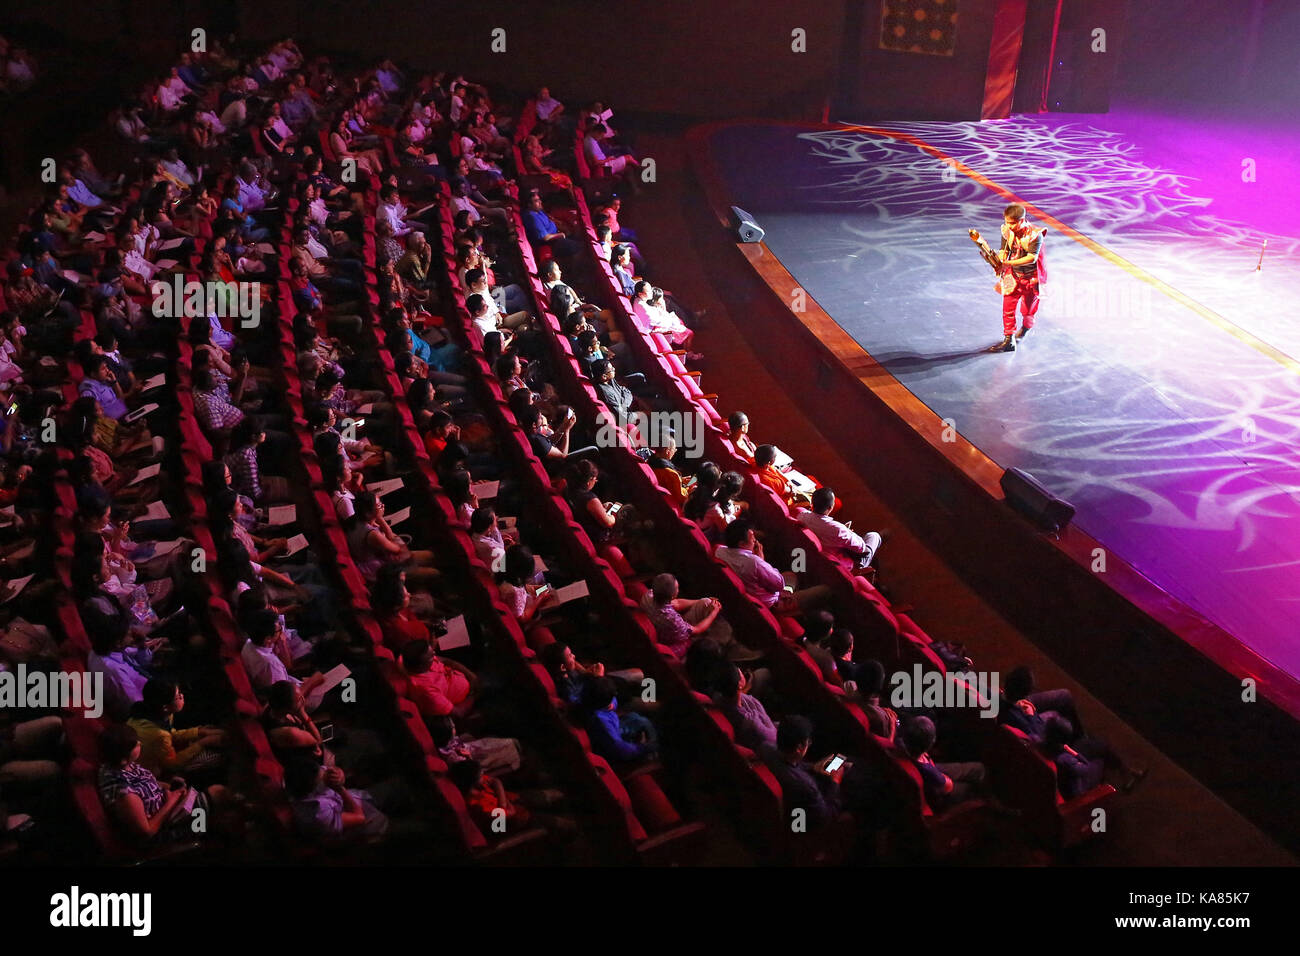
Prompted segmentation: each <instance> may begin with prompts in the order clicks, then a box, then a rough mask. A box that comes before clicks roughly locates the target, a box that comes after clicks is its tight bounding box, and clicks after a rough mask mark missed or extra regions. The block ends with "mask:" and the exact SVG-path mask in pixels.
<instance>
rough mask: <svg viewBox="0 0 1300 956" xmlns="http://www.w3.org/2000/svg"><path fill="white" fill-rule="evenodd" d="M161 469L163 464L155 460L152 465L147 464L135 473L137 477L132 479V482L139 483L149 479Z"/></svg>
mask: <svg viewBox="0 0 1300 956" xmlns="http://www.w3.org/2000/svg"><path fill="white" fill-rule="evenodd" d="M160 471H162V464H161V463H159V462H154V463H153V464H152V465H145V466H144V467H143V468H141V469H140V470H139V471H137V472H136V473H135V477H134V478H132V479H131V484H133V485H138V484H139V483H140V482H142V481H148V480H149V479H150V478H152V477H153V476H154V475H156V474H158V472H160Z"/></svg>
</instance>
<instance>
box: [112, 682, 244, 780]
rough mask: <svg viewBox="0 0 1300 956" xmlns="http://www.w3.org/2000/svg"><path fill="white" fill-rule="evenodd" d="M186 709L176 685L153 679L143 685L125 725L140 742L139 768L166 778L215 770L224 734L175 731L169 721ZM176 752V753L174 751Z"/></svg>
mask: <svg viewBox="0 0 1300 956" xmlns="http://www.w3.org/2000/svg"><path fill="white" fill-rule="evenodd" d="M184 707H185V694H184V693H182V692H181V689H180V687H179V686H177V684H176V683H174V682H173V681H169V680H162V679H159V678H153V679H151V680H149V681H146V682H145V685H144V688H143V690H142V691H141V699H140V702H139V703H137V704H136V705H135V706H134V707H133V708H132V710H131V717H130V719H129V720H128V721H127V723H128V724H130V725H131V728H132V729H133V730H134V731H135V732H136V734H137V735H138V736H139V738H140V759H139V761H138V762H139V764H140V765H141V766H142V767H144V768H145V769H147V770H149V771H150V772H151V773H153V774H154V775H155V776H159V777H163V778H167V777H171V776H174V775H176V774H181V773H185V772H190V773H192V772H194V771H196V770H201V769H207V768H210V767H214V766H218V765H220V764H221V763H222V762H223V761H224V759H225V758H224V755H223V754H222V753H221V750H220V748H221V747H223V746H224V745H225V743H226V734H225V732H224V731H222V730H221V729H220V728H217V727H187V728H185V729H184V730H175V729H173V727H172V720H173V718H174V717H175V715H176V714H178V713H179V712H180V711H181V710H183V709H184ZM177 748H179V749H177Z"/></svg>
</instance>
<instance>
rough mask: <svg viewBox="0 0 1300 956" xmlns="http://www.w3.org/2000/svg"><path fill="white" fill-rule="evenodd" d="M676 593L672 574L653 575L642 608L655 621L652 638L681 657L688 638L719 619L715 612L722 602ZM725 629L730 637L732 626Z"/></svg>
mask: <svg viewBox="0 0 1300 956" xmlns="http://www.w3.org/2000/svg"><path fill="white" fill-rule="evenodd" d="M677 594H678V585H677V579H676V578H675V577H673V576H672V575H671V574H667V573H665V574H659V575H656V576H655V579H654V580H653V581H651V582H650V590H648V591H646V593H645V595H644V596H642V598H641V610H643V611H645V613H646V616H647V617H649V618H650V622H651V623H652V624H654V627H655V640H657V641H658V642H659V643H660V644H662V645H663V646H664V647H666V648H668V649H669V650H670V651H672V652H673V654H674V655H675V656H676V657H677V659H678V660H681V659H682V658H684V657H685V656H686V652H687V650H689V649H690V646H691V642H692V641H693V640H694V639H695V638H697V637H699V636H700V635H702V634H704V633H706V632H708V631H709V630H710V628H712V627H713V624H714V622H715V621H717V620H718V615H719V614H721V613H722V602H721V601H719V600H717V598H708V597H706V598H695V599H691V598H679V597H678V596H677ZM723 623H725V622H723ZM719 630H723V629H721V628H719ZM725 630H726V631H727V636H728V638H730V631H731V629H730V628H725ZM712 636H713V638H714V640H717V639H718V635H716V634H715V635H712ZM719 643H722V642H721V641H719Z"/></svg>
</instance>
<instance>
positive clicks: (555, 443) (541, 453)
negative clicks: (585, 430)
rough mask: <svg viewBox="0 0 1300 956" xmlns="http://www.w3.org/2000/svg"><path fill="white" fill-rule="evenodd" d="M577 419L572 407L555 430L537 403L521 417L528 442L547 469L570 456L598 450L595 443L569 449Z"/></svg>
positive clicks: (521, 423)
mask: <svg viewBox="0 0 1300 956" xmlns="http://www.w3.org/2000/svg"><path fill="white" fill-rule="evenodd" d="M576 421H577V419H576V418H575V417H574V416H573V414H572V409H570V414H569V415H568V416H567V417H566V418H565V419H564V420H563V421H561V422H560V424H559V426H558V427H557V428H556V429H555V430H552V429H551V426H550V425H549V423H548V422H547V420H546V416H545V415H544V414H543V413H542V412H541V410H540V409H539V408H538V407H537V406H536V405H533V406H531V407H529V408H526V409H525V410H524V412H523V414H522V415H521V416H520V417H519V425H520V427H522V428H523V430H524V434H526V435H527V436H528V443H529V444H530V445H532V447H533V454H534V455H536V456H537V457H538V458H540V459H541V462H542V465H543V466H545V468H546V470H547V471H551V470H553V469H554V468H556V467H558V466H559V464H560V463H561V462H563V461H566V460H567V459H569V458H575V457H577V456H579V455H588V454H591V453H593V452H595V451H597V450H598V449H597V448H596V446H595V445H587V446H585V447H583V448H579V449H576V450H573V451H570V450H569V438H570V433H571V431H572V430H573V426H574V423H575V422H576Z"/></svg>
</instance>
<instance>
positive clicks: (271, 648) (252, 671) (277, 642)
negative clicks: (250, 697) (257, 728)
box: [239, 608, 325, 706]
mask: <svg viewBox="0 0 1300 956" xmlns="http://www.w3.org/2000/svg"><path fill="white" fill-rule="evenodd" d="M247 628H248V640H247V641H245V642H244V646H243V647H242V648H240V651H239V659H240V660H241V661H242V662H243V664H244V671H245V672H246V673H247V674H248V679H249V680H250V681H251V682H252V684H253V687H254V689H256V690H258V691H266V690H268V689H269V688H270V687H271V685H272V684H276V683H278V682H280V681H282V680H287V681H289V682H290V683H292V684H293V685H294V686H296V687H297V688H298V689H299V690H300V691H302V695H303V696H304V697H311V696H312V692H313V691H315V690H316V688H317V687H319V686H320V685H321V684H322V683H324V681H325V675H324V674H322V673H320V672H319V671H317V672H316V673H314V674H312V675H311V676H310V677H308V678H307V679H306V680H299V679H298V678H296V677H293V676H292V675H290V673H289V668H288V666H287V665H286V664H285V661H286V660H291V659H292V658H291V657H290V652H289V646H288V638H287V635H286V634H285V632H284V626H283V625H282V624H281V623H280V616H279V615H278V614H276V613H275V611H272V610H271V609H270V608H265V609H263V610H260V611H257V612H256V613H254V614H252V615H250V617H249V620H248V622H247ZM317 706H319V704H318V705H317Z"/></svg>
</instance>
